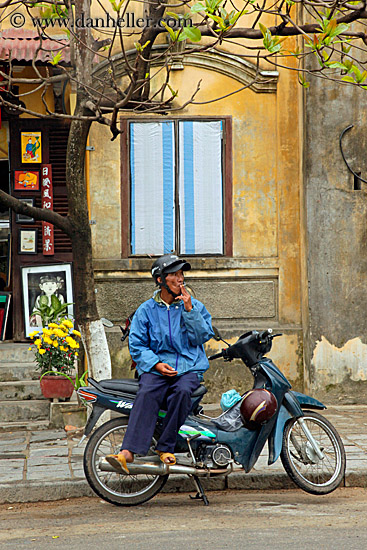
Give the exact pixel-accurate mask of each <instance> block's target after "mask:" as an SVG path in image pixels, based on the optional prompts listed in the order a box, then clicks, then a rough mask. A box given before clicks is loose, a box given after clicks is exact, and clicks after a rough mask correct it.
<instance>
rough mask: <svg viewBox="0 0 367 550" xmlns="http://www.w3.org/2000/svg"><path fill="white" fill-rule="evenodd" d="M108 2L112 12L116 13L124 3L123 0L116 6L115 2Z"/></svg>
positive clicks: (112, 0)
mask: <svg viewBox="0 0 367 550" xmlns="http://www.w3.org/2000/svg"><path fill="white" fill-rule="evenodd" d="M109 1H110V4H111V6H112V9H113V11H116V12H119V11H120V9H121V8H122V5H123V3H124V2H125V0H120V2H119V4H116V2H115V0H109Z"/></svg>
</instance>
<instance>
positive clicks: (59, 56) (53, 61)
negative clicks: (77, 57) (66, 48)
mask: <svg viewBox="0 0 367 550" xmlns="http://www.w3.org/2000/svg"><path fill="white" fill-rule="evenodd" d="M61 59H62V52H59V53H57V54H56V55H54V54H52V59H51V61H50V63H51V64H52V65H57V64H58V63H60V61H61Z"/></svg>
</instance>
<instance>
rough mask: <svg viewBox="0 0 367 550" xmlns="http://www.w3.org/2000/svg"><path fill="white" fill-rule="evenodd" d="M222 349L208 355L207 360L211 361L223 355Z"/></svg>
mask: <svg viewBox="0 0 367 550" xmlns="http://www.w3.org/2000/svg"><path fill="white" fill-rule="evenodd" d="M223 351H224V350H222V351H220V352H219V353H215V354H214V355H211V356H210V357H208V360H209V361H213V359H218V358H219V357H223Z"/></svg>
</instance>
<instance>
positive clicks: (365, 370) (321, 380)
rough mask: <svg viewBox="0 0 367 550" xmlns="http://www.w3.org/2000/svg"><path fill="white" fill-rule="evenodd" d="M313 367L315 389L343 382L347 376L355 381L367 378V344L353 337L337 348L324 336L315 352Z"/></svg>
mask: <svg viewBox="0 0 367 550" xmlns="http://www.w3.org/2000/svg"><path fill="white" fill-rule="evenodd" d="M312 367H313V369H315V373H314V380H315V382H314V383H315V389H325V388H326V387H327V386H329V385H330V384H341V383H342V382H343V381H344V380H345V379H346V378H349V379H351V380H353V381H354V382H356V381H360V380H363V381H364V380H367V344H364V343H363V342H362V341H361V339H360V338H353V340H348V342H346V343H345V344H344V346H343V347H341V348H337V347H336V346H334V345H333V344H331V343H330V342H328V340H327V339H326V338H325V337H324V336H322V337H321V342H320V341H318V342H317V344H316V347H315V349H314V352H313V357H312Z"/></svg>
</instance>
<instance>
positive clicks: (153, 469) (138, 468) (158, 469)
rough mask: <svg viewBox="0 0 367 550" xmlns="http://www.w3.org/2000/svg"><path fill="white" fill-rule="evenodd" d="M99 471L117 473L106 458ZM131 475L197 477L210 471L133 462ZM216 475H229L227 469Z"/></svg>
mask: <svg viewBox="0 0 367 550" xmlns="http://www.w3.org/2000/svg"><path fill="white" fill-rule="evenodd" d="M98 467H99V469H100V470H101V471H102V472H117V470H115V468H114V467H113V466H111V464H109V463H108V462H107V460H106V459H105V458H101V459H100V461H99V465H98ZM127 467H128V469H129V473H130V474H131V475H138V474H149V475H156V476H163V475H166V474H186V475H195V476H200V475H201V476H207V475H208V474H209V473H210V472H209V470H204V469H202V468H194V467H193V466H184V465H182V464H171V465H169V464H163V462H160V463H157V464H156V463H154V462H138V461H136V462H132V463H131V464H128V465H127ZM213 473H215V474H217V475H218V474H228V470H227V469H226V468H223V469H216V470H213Z"/></svg>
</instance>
